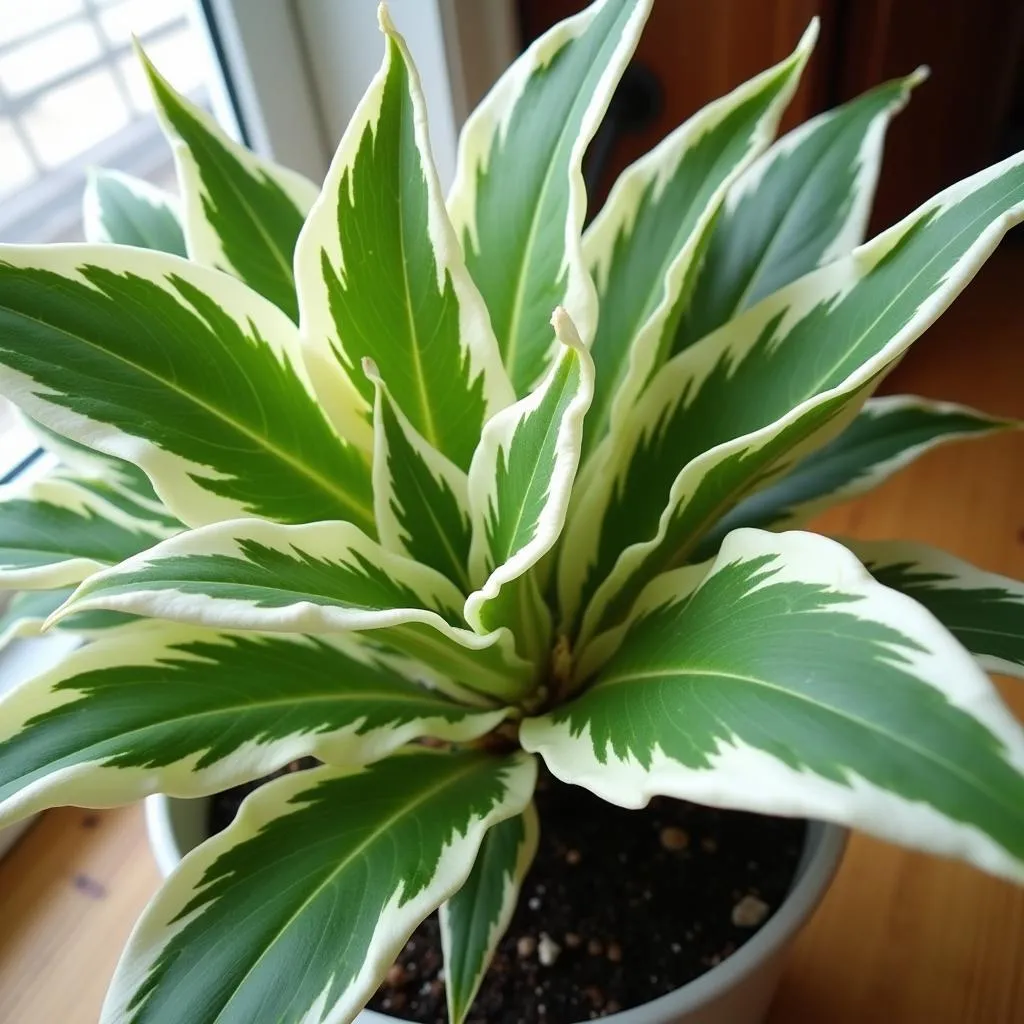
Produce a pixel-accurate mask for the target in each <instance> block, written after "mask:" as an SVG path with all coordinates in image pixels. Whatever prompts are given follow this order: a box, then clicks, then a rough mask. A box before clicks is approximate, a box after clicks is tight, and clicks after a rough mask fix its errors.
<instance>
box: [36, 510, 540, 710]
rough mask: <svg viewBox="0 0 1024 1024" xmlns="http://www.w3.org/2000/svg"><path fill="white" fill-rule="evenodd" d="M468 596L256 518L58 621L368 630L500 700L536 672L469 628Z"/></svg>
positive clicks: (200, 533)
mask: <svg viewBox="0 0 1024 1024" xmlns="http://www.w3.org/2000/svg"><path fill="white" fill-rule="evenodd" d="M462 604H463V595H462V594H461V593H460V591H459V589H458V588H457V587H456V586H455V585H454V584H453V583H452V582H451V581H450V580H448V579H446V578H445V577H444V576H442V575H441V574H440V573H439V572H437V571H436V570H434V569H431V568H429V567H428V566H425V565H420V564H418V563H417V562H413V561H411V560H410V559H408V558H404V557H403V556H401V555H397V554H394V553H393V552H390V551H385V550H384V549H383V548H382V547H381V546H380V545H379V544H377V543H376V542H375V541H372V540H370V539H369V538H368V537H367V536H366V535H365V534H364V533H362V532H360V531H359V530H358V529H356V527H354V526H352V525H351V524H350V523H342V522H321V523H312V524H309V525H307V526H281V525H279V524H276V523H267V522H261V521H260V520H256V519H246V520H236V521H231V522H226V523H219V524H217V525H215V526H209V527H205V528H203V529H199V530H192V531H190V532H188V533H183V534H181V535H180V536H178V537H175V538H172V539H171V540H168V541H165V542H163V543H162V544H159V545H157V546H156V547H154V548H151V549H150V550H148V551H145V552H143V553H142V554H141V555H139V556H137V557H135V558H130V559H127V560H126V561H124V562H122V563H121V564H119V565H117V566H114V567H113V568H112V569H108V570H106V571H104V572H101V573H97V574H96V575H94V576H92V577H90V578H89V579H88V580H87V581H86V582H85V583H84V584H83V585H82V586H80V587H79V588H78V590H77V591H76V592H75V594H74V595H73V596H72V598H71V599H70V600H69V601H68V603H67V604H66V605H65V606H64V608H63V609H61V611H60V612H59V613H58V615H57V616H55V620H56V621H60V620H61V619H62V618H63V617H65V616H70V615H74V614H76V613H80V612H84V611H91V610H95V609H106V610H111V611H121V612H129V613H131V614H137V615H148V616H154V617H160V618H165V619H170V620H172V621H175V622H185V623H192V624H194V625H202V626H210V627H213V628H225V629H257V630H264V631H273V632H287V633H321V632H328V633H330V632H346V631H352V630H373V631H374V637H373V639H374V640H376V641H378V642H380V643H387V644H390V645H392V646H394V647H395V648H396V649H398V650H400V651H402V652H404V653H406V654H409V655H410V656H412V657H415V658H418V659H420V660H421V661H423V662H425V663H426V665H427V666H428V667H430V668H433V669H434V670H436V671H437V672H439V673H441V674H442V675H446V676H449V677H450V678H452V679H453V680H454V681H455V682H457V683H460V684H462V685H464V686H466V687H469V688H470V689H472V690H475V691H477V692H483V693H485V694H493V695H495V696H496V697H499V698H502V699H512V698H514V697H516V696H519V695H521V692H522V689H523V687H524V686H525V685H527V683H528V681H529V679H530V678H531V677H532V672H533V669H532V667H531V666H530V665H529V664H528V663H526V662H524V661H522V660H521V659H519V658H517V657H516V656H515V655H514V654H513V653H512V649H511V641H510V638H509V636H508V630H507V629H506V630H495V631H494V632H492V633H490V634H488V635H487V636H480V635H478V634H476V633H473V632H471V631H470V630H468V629H466V628H465V627H464V626H463V625H461V622H462Z"/></svg>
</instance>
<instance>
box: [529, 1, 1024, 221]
mask: <svg viewBox="0 0 1024 1024" xmlns="http://www.w3.org/2000/svg"><path fill="white" fill-rule="evenodd" d="M583 6H584V3H583V0H519V14H520V24H521V26H522V31H523V38H524V42H528V41H529V40H530V39H533V38H535V37H536V36H537V35H539V34H540V33H541V32H543V31H544V30H545V29H546V28H548V27H549V26H550V25H551V24H553V23H554V22H555V21H556V20H558V19H559V18H562V17H565V16H567V15H569V14H572V13H574V12H575V11H578V10H580V9H581V8H582V7H583ZM815 15H818V16H819V17H820V18H821V22H822V31H821V36H820V39H819V42H818V46H817V49H816V52H815V55H814V58H813V59H812V61H811V64H810V66H809V67H808V70H807V73H806V75H805V77H804V81H803V84H802V85H801V87H800V91H799V93H798V94H797V96H796V97H795V98H794V101H793V103H792V105H791V107H790V109H789V112H788V113H787V115H786V119H785V121H784V122H783V130H786V129H788V128H790V127H792V126H793V125H795V124H798V123H799V122H801V121H804V120H806V119H807V118H808V117H810V116H812V115H813V114H816V113H818V112H819V111H821V110H825V109H827V108H829V107H831V106H834V105H836V104H838V103H842V102H843V101H845V100H847V99H851V98H852V97H854V96H856V95H858V94H859V93H861V92H863V91H864V90H865V89H868V88H870V87H871V86H873V85H877V84H879V83H880V82H883V81H885V80H887V79H889V78H894V77H897V76H899V75H904V74H907V73H908V72H910V71H912V70H913V69H914V68H915V67H917V66H918V65H919V64H928V65H929V66H930V67H931V69H932V75H931V78H930V80H929V81H928V82H926V83H925V84H924V85H922V86H921V87H920V88H919V89H918V90H917V92H916V94H915V96H914V98H913V99H912V101H911V103H910V106H909V107H908V109H907V110H906V111H904V113H903V114H901V115H900V117H899V119H898V120H897V121H896V122H895V123H894V125H893V127H892V130H891V131H890V134H889V140H888V147H887V156H886V166H885V170H884V174H883V177H882V184H881V187H880V190H879V195H878V200H877V203H876V208H875V210H876V212H875V218H874V223H873V225H872V227H873V229H874V230H878V229H880V228H882V227H885V226H886V225H888V224H890V223H892V222H893V221H894V220H897V219H899V218H900V217H902V216H903V215H904V214H906V213H908V212H909V211H910V210H912V209H913V208H914V207H915V206H917V205H918V204H920V203H921V202H923V201H924V200H925V199H927V198H928V197H929V196H930V195H933V194H934V193H935V192H937V191H939V190H940V189H942V188H944V187H945V186H946V185H949V184H951V183H952V182H954V181H956V180H957V179H959V178H961V177H963V176H965V175H967V174H970V173H971V172H972V171H975V170H977V169H978V168H980V167H982V166H983V165H984V164H986V163H988V162H991V161H992V160H994V159H996V158H998V157H999V156H1001V155H1003V154H1004V152H1006V151H1008V150H1009V148H1010V147H1011V146H1012V145H1013V144H1014V140H1015V139H1016V140H1017V142H1016V145H1017V146H1018V147H1019V146H1021V145H1024V139H1021V138H1020V135H1021V126H1020V125H1019V124H1018V123H1017V122H1016V121H1015V118H1017V117H1020V116H1021V109H1022V108H1024V75H1022V73H1021V63H1022V58H1024V45H1022V44H1024V0H656V2H655V6H654V11H653V14H652V15H651V20H650V22H649V24H648V27H647V31H646V32H645V34H644V37H643V39H642V41H641V43H640V47H639V49H638V51H637V56H636V60H637V61H639V62H640V63H642V64H643V65H644V66H645V67H646V68H647V69H649V70H650V71H651V72H652V73H653V74H654V75H655V76H656V79H657V81H658V83H659V85H660V88H661V92H662V95H663V104H662V107H661V111H660V113H659V114H658V116H657V117H656V118H655V120H654V121H653V122H652V123H651V124H649V125H648V126H647V127H646V128H645V129H644V130H642V131H640V132H636V133H628V132H619V133H618V134H617V136H616V138H615V140H614V145H612V146H611V147H610V152H609V153H608V157H607V160H606V161H604V167H603V168H602V176H601V182H600V185H599V192H603V191H604V190H605V189H606V188H607V187H608V184H609V182H610V181H611V180H614V176H615V175H616V174H617V173H618V171H620V170H621V169H622V168H623V167H624V166H626V165H627V164H628V163H629V162H630V161H632V160H634V159H636V157H637V156H639V155H640V154H641V153H643V152H645V151H646V150H647V149H649V148H650V147H651V146H652V145H653V144H654V143H655V142H657V141H658V139H660V138H662V137H663V136H664V135H665V134H667V133H668V132H669V131H671V130H672V129H673V128H675V127H676V125H678V124H679V123H680V122H682V121H683V120H685V119H686V118H687V117H688V116H689V115H690V114H692V113H693V112H694V111H695V110H697V109H698V108H700V107H701V106H703V105H704V104H705V103H707V102H708V101H709V100H712V99H714V98H715V97H717V96H721V95H722V94H724V93H726V92H728V91H729V90H730V89H731V88H733V87H734V86H736V85H738V84H740V83H741V82H742V81H744V80H745V79H747V78H749V77H751V76H752V75H754V74H756V73H757V72H758V71H760V70H762V69H764V68H765V67H768V66H769V65H770V64H773V63H775V62H776V61H778V60H781V59H782V58H783V57H785V56H786V54H788V53H789V52H790V51H791V50H792V49H793V47H794V46H795V45H796V42H797V40H798V39H799V38H800V34H801V32H802V31H803V30H804V28H805V27H806V26H807V23H808V22H809V21H810V19H811V18H812V17H813V16H815Z"/></svg>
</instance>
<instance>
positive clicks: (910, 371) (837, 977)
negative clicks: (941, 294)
mask: <svg viewBox="0 0 1024 1024" xmlns="http://www.w3.org/2000/svg"><path fill="white" fill-rule="evenodd" d="M886 390H888V391H893V392H916V393H919V394H924V395H930V396H934V397H939V398H948V399H954V400H957V401H962V402H968V403H972V404H975V405H978V406H980V407H982V408H984V409H987V410H989V411H991V412H996V413H1001V414H1003V415H1006V416H1018V417H1022V418H1024V246H1021V244H1020V243H1019V242H1018V243H1017V245H1016V246H1015V247H1011V246H1010V245H1007V246H1004V248H1003V250H1002V251H1001V252H1000V254H999V255H998V256H997V257H996V259H995V260H993V262H992V263H991V264H989V266H988V267H987V268H986V269H985V270H984V271H983V272H982V274H981V275H980V276H979V278H978V279H977V281H976V282H975V283H974V285H973V286H972V287H971V289H969V290H968V292H967V294H966V295H965V296H964V297H963V298H962V299H961V300H960V302H959V303H958V304H957V305H956V306H955V307H954V308H953V309H952V310H951V311H950V312H949V314H947V316H946V317H945V318H944V320H943V321H942V323H941V324H940V325H939V327H937V328H935V329H933V331H932V332H931V333H930V334H929V335H928V336H927V337H926V338H925V339H923V340H922V341H921V342H920V343H919V345H918V347H917V348H916V349H915V351H914V353H913V354H912V355H911V356H910V357H908V358H907V359H906V360H905V361H904V363H903V364H902V365H901V366H900V367H899V369H898V370H897V371H896V372H895V373H894V374H893V376H892V377H890V379H889V381H888V382H887V384H886ZM818 525H819V528H820V529H822V530H823V531H824V530H828V531H832V532H836V533H841V534H848V535H856V536H859V537H865V538H875V537H894V538H895V537H899V538H913V539H918V540H922V541H926V542H929V543H933V544H937V545H940V546H942V547H945V548H947V549H948V550H950V551H952V552H954V553H955V554H957V555H960V556H961V557H963V558H967V559H969V560H971V561H973V562H975V563H976V564H978V565H980V566H983V567H984V568H986V569H991V570H995V571H998V572H1003V573H1007V574H1010V575H1016V576H1019V577H1022V578H1024V434H1020V435H1011V436H1005V437H1002V438H998V439H996V440H991V441H981V442H974V443H969V444H963V445H958V446H955V447H950V448H946V449H944V450H942V451H939V452H935V453H932V454H930V455H928V456H927V457H925V458H924V459H922V460H920V461H919V462H918V463H917V464H915V465H914V466H913V467H911V468H910V469H909V470H907V471H905V472H904V473H903V474H902V475H900V476H899V477H897V478H896V479H894V480H892V481H891V482H890V483H888V484H886V485H885V486H884V487H883V488H881V489H879V490H878V491H876V492H874V493H873V494H872V495H870V496H869V497H867V498H865V499H863V500H861V501H859V502H856V503H854V504H851V505H848V506H845V507H843V508H839V509H836V510H834V511H832V512H830V513H829V514H828V515H827V516H825V517H824V518H823V519H822V520H821V522H820V523H819V524H818ZM999 685H1000V687H1001V689H1002V690H1003V693H1004V694H1005V695H1006V697H1007V699H1008V700H1009V702H1010V703H1011V705H1012V706H1013V707H1014V709H1015V710H1016V712H1017V714H1018V715H1019V716H1020V717H1021V718H1024V682H1021V681H1014V680H999ZM156 883H157V873H156V868H155V866H154V864H153V862H152V859H151V858H150V855H149V852H148V849H147V847H146V841H145V834H144V829H143V821H142V813H141V810H140V809H139V808H136V807H133V808H127V809H124V810H118V811H109V812H102V813H95V812H88V811H80V810H75V809H62V810H56V811H51V812H50V813H49V814H47V815H46V816H45V817H44V818H43V820H42V821H41V822H40V823H39V824H38V825H37V826H36V827H35V828H34V829H33V830H32V831H31V832H30V833H28V835H27V836H26V837H25V838H24V839H23V840H22V841H21V843H20V844H19V845H18V846H17V847H16V848H15V849H14V851H13V852H12V854H11V855H10V856H9V857H8V858H7V859H6V860H5V861H3V862H0V1024H94V1022H95V1021H96V1019H97V1012H98V1009H99V1006H100V1003H101V1001H102V996H103V991H104V988H105V986H106V983H107V981H108V979H109V977H110V974H111V972H112V970H113V967H114V963H115V961H116V958H117V954H118V950H119V948H120V947H121V944H122V943H123V942H124V940H125V938H126V937H127V935H128V932H129V930H130V928H131V926H132V922H133V921H134V919H135V917H136V915H137V914H138V913H139V911H140V910H141V908H142V906H143V904H144V903H145V902H146V900H147V898H148V897H149V895H150V893H151V892H152V891H153V888H154V886H155V885H156ZM875 1022H879V1024H883V1022H884V1024H1024V891H1022V890H1018V889H1014V888H1013V887H1011V886H1010V885H1007V884H1005V883H1002V882H997V881H994V880H993V879H990V878H987V877H985V876H983V875H981V874H980V873H978V872H976V871H973V870H971V869H970V868H967V867H964V866H961V865H958V864H953V863H948V862H944V861H939V860H936V859H935V858H932V857H926V856H923V855H918V854H913V853H907V852H905V851H902V850H898V849H895V848H893V847H890V846H886V845H884V844H882V843H878V842H875V841H873V840H868V839H864V838H861V837H856V838H855V839H854V841H853V843H852V844H851V847H850V852H849V855H848V856H847V858H846V860H845V862H844V864H843V867H842V869H841V872H840V875H839V878H838V880H837V882H836V884H835V885H834V887H833V888H832V890H831V892H830V894H829V896H828V897H827V899H826V901H825V903H824V905H823V906H822V908H821V910H820V911H819V913H818V914H817V916H816V917H815V919H814V921H813V922H812V924H811V925H810V927H809V928H808V929H807V931H806V932H805V933H804V934H803V936H802V937H801V939H800V940H799V943H798V945H797V948H796V950H795V952H794V955H793V957H792V959H791V961H790V964H789V967H788V970H787V972H786V975H785V978H784V980H783V983H782V988H781V990H780V992H779V996H778V998H777V1000H776V1003H775V1007H774V1010H773V1012H772V1014H771V1017H770V1024H875ZM182 1024H189V1022H187V1021H183V1022H182ZM254 1024H256V1022H254ZM552 1024H566V1022H552Z"/></svg>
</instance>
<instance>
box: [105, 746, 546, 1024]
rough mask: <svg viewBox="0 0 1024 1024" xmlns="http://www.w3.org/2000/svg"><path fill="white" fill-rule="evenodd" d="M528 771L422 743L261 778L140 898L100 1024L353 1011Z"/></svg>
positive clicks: (249, 1019)
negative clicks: (349, 762) (222, 822)
mask: <svg viewBox="0 0 1024 1024" xmlns="http://www.w3.org/2000/svg"><path fill="white" fill-rule="evenodd" d="M535 776H536V766H535V763H534V761H533V759H532V758H526V757H525V756H524V755H522V754H518V755H515V756H513V757H508V758H497V757H489V756H486V755H482V754H477V753H456V754H452V753H441V752H437V751H425V750H422V749H421V750H417V751H415V752H413V751H410V752H408V753H405V754H399V755H396V756H394V757H390V758H387V759H386V760H384V761H379V762H377V763H376V764H374V765H372V766H370V767H369V768H367V769H364V770H362V771H359V770H357V771H351V770H347V769H338V768H333V767H326V766H325V767H323V768H317V769H313V770H311V771H309V772H299V773H296V774H293V775H291V776H289V777H287V778H283V779H279V780H277V781H276V782H272V783H270V784H269V785H267V786H264V787H263V788H261V789H260V790H259V791H258V792H257V793H255V794H253V796H251V797H250V798H249V799H248V800H246V802H245V803H244V804H243V805H242V810H241V813H240V814H239V816H238V817H237V818H236V819H235V822H234V823H233V824H232V825H231V826H230V827H229V828H228V829H227V830H226V831H224V832H222V833H220V835H218V836H216V837H214V838H213V839H210V840H208V841H207V842H206V843H204V844H203V845H202V846H201V847H199V849H197V850H196V851H195V852H194V853H193V854H192V855H191V856H189V857H187V858H186V859H185V860H184V861H183V862H182V864H181V866H180V867H179V868H178V870H177V871H176V872H175V873H174V875H172V876H171V878H170V880H169V881H168V882H167V883H166V884H165V886H164V888H163V889H162V890H161V892H160V894H159V895H158V896H157V897H156V899H155V900H154V901H153V902H152V903H151V904H150V905H149V907H148V909H147V910H146V912H145V913H144V915H143V917H142V919H141V921H140V922H139V924H138V926H137V927H136V929H135V931H134V932H133V934H132V937H131V939H130V940H129V943H128V948H127V950H126V952H125V955H124V957H123V959H122V961H121V964H120V965H119V967H118V969H117V972H116V974H115V976H114V982H113V986H112V990H111V994H110V995H109V996H108V998H107V1002H106V1004H105V1006H104V1009H103V1014H102V1020H103V1022H104V1024H115V1022H116V1024H143V1022H146V1024H180V1022H181V1021H184V1020H187V1021H188V1022H189V1024H214V1022H216V1024H253V1022H254V1021H256V1020H266V1021H271V1020H272V1021H275V1022H280V1024H298V1022H300V1021H301V1022H303V1024H343V1022H347V1021H351V1020H353V1019H354V1018H355V1016H356V1014H357V1013H358V1012H359V1010H360V1009H361V1008H362V1006H363V1004H364V1003H365V1002H366V1001H367V1000H368V999H369V998H370V996H371V995H372V993H373V991H374V989H375V988H376V987H377V985H378V983H379V982H380V980H381V978H382V977H383V975H384V973H385V972H386V971H387V969H388V967H389V966H390V965H391V964H392V962H393V961H394V958H395V956H396V955H397V953H398V952H399V950H400V949H401V948H402V946H403V945H404V944H405V942H406V940H407V939H408V937H409V935H410V934H411V933H412V931H413V929H414V928H415V927H416V925H418V924H419V923H420V921H421V920H422V919H423V918H424V917H426V916H427V915H428V914H429V913H430V912H431V911H432V910H433V909H434V908H435V907H437V906H438V905H439V904H440V903H442V902H444V900H445V899H447V898H448V897H449V896H450V895H452V893H454V892H455V891H456V890H457V889H458V888H459V887H460V886H461V885H462V883H463V882H464V881H465V879H466V876H467V875H468V874H469V871H470V868H471V867H472V864H473V860H474V858H475V856H476V853H477V850H478V849H479V847H480V843H481V842H482V840H483V838H484V836H485V834H486V833H487V830H488V829H489V828H491V827H492V826H494V825H496V824H498V823H499V822H501V821H503V820H504V819H506V818H508V817H510V816H512V815H514V814H518V813H520V812H521V811H522V810H523V808H524V807H525V806H526V804H527V803H528V802H529V800H530V796H531V794H532V791H533V785H534V779H535ZM240 921H243V922H245V927H238V926H237V925H238V922H240ZM257 965H258V969H257Z"/></svg>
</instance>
